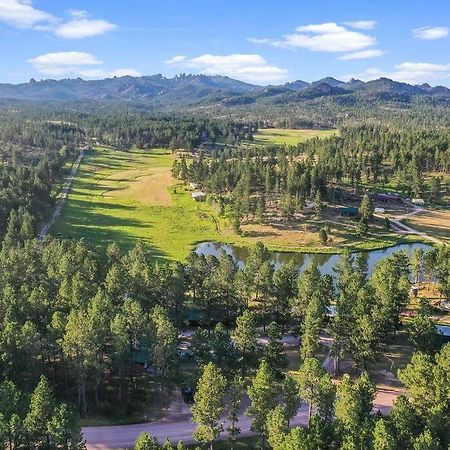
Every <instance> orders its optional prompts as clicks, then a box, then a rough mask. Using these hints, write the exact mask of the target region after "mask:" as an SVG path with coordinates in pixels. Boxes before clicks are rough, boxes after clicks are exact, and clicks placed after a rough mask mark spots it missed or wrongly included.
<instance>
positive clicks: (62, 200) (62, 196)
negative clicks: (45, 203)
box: [38, 149, 84, 241]
mask: <svg viewBox="0 0 450 450" xmlns="http://www.w3.org/2000/svg"><path fill="white" fill-rule="evenodd" d="M83 156H84V149H81V150H80V154H79V155H78V158H77V159H76V160H75V162H74V164H73V166H72V170H71V171H70V174H69V176H68V177H67V178H66V179H65V181H64V184H63V187H62V188H61V194H60V196H59V199H58V202H57V204H56V208H55V210H54V211H53V215H52V217H51V219H50V220H49V222H48V223H47V224H45V225H44V227H43V228H42V230H41V232H40V233H39V237H38V240H39V241H43V240H44V238H45V236H47V234H48V232H49V230H50V227H51V226H52V225H53V224H54V223H55V222H56V220H57V219H58V217H59V215H60V214H61V211H62V207H63V205H64V203H65V201H66V200H67V198H68V196H69V191H70V188H71V186H72V183H73V180H74V179H75V175H76V174H77V171H78V167H79V166H80V163H81V160H82V159H83Z"/></svg>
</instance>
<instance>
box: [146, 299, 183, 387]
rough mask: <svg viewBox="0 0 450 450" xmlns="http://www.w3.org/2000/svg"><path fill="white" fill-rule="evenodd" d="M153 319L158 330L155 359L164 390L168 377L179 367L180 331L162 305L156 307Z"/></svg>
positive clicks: (154, 351)
mask: <svg viewBox="0 0 450 450" xmlns="http://www.w3.org/2000/svg"><path fill="white" fill-rule="evenodd" d="M152 320H153V323H154V324H155V331H156V332H155V337H154V339H155V345H154V347H153V359H154V362H155V364H156V366H157V367H158V368H159V371H160V380H161V392H162V391H163V390H164V383H165V381H166V379H167V378H168V377H169V376H170V375H171V374H172V373H173V372H174V371H175V370H176V369H177V368H178V362H179V358H178V331H177V329H176V328H175V325H174V324H173V323H172V321H171V320H170V319H169V317H168V314H167V312H166V311H165V310H164V308H162V307H158V306H156V307H155V308H154V310H153V312H152Z"/></svg>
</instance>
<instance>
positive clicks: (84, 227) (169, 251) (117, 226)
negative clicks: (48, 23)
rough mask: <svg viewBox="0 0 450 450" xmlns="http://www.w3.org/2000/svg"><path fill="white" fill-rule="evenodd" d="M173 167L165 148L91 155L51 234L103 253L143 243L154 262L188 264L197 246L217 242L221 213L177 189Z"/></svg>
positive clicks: (170, 155)
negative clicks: (82, 241) (115, 245)
mask: <svg viewBox="0 0 450 450" xmlns="http://www.w3.org/2000/svg"><path fill="white" fill-rule="evenodd" d="M172 162H173V156H172V154H171V153H170V152H167V151H166V150H161V149H156V150H150V151H141V150H135V151H132V152H122V151H117V150H113V149H108V148H100V149H98V150H96V151H92V152H91V153H89V154H88V155H86V157H85V159H84V161H83V163H82V164H81V166H80V171H79V174H78V176H77V179H76V181H75V183H74V186H73V188H72V191H71V194H70V199H69V201H68V202H67V204H66V205H65V206H64V208H63V213H62V216H61V217H60V218H59V220H58V222H57V223H56V225H55V227H54V228H53V229H52V233H53V234H58V233H60V234H61V235H62V236H63V237H72V238H85V239H86V240H88V241H90V242H92V243H93V244H94V245H96V246H98V247H100V248H104V247H105V246H106V245H107V244H108V243H109V242H112V241H116V242H117V243H118V244H119V245H120V246H122V247H123V248H130V247H131V246H132V245H134V244H135V243H136V242H137V241H138V240H142V241H143V242H145V243H146V244H147V245H148V246H149V247H150V248H151V250H152V253H153V255H154V257H155V258H163V259H169V260H182V259H184V258H185V257H186V255H187V254H188V252H189V249H190V248H191V246H192V245H193V244H194V243H196V242H198V241H201V240H209V239H218V238H219V236H218V233H217V229H216V225H215V220H217V218H216V213H215V212H214V211H213V209H212V208H211V207H210V206H208V205H207V204H205V203H195V202H194V201H193V200H192V199H191V196H190V193H189V192H188V191H187V190H186V189H185V188H183V187H180V186H173V181H172V178H171V171H170V169H171V166H172Z"/></svg>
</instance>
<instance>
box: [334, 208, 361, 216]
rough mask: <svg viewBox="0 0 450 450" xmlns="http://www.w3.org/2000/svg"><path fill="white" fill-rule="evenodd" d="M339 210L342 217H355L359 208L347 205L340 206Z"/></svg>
mask: <svg viewBox="0 0 450 450" xmlns="http://www.w3.org/2000/svg"><path fill="white" fill-rule="evenodd" d="M339 212H340V214H341V216H344V217H357V216H358V215H359V208H355V207H350V206H349V207H346V208H340V210H339Z"/></svg>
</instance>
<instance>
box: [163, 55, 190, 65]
mask: <svg viewBox="0 0 450 450" xmlns="http://www.w3.org/2000/svg"><path fill="white" fill-rule="evenodd" d="M186 59H187V56H184V55H179V56H174V57H173V58H170V59H168V60H167V61H164V64H179V63H181V62H183V61H185V60H186Z"/></svg>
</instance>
